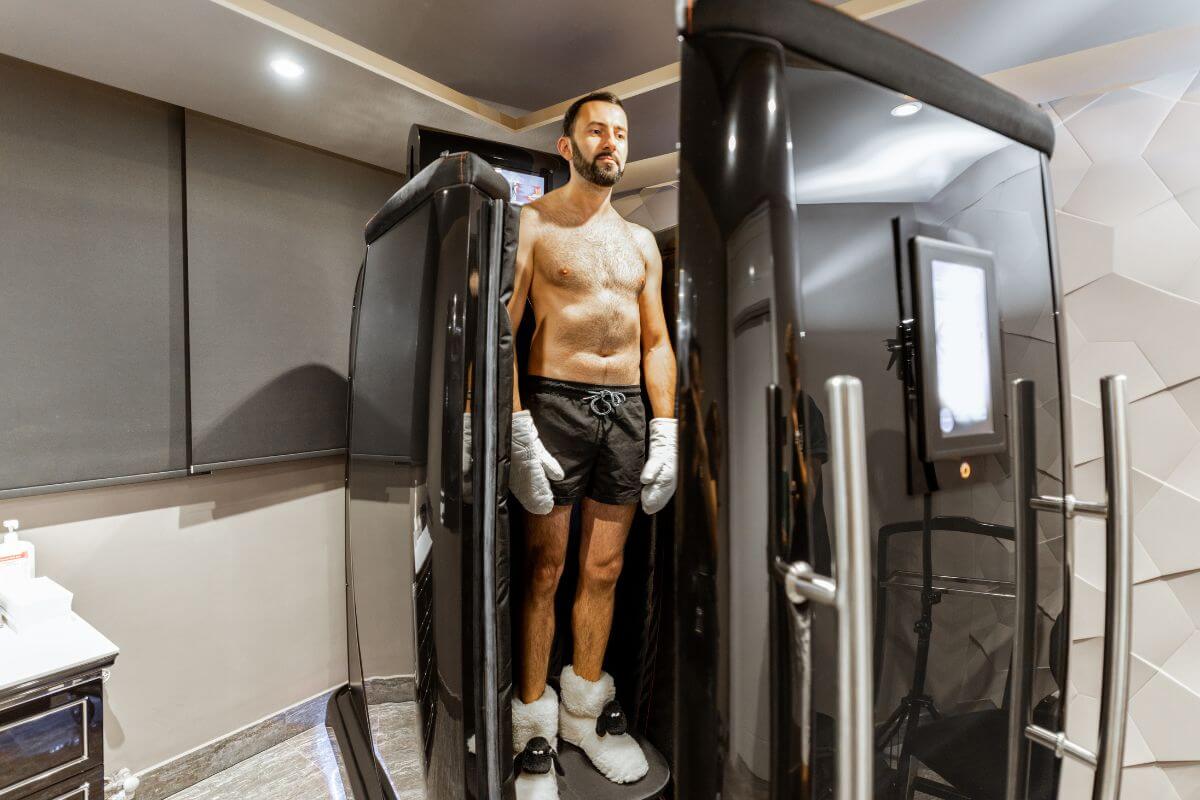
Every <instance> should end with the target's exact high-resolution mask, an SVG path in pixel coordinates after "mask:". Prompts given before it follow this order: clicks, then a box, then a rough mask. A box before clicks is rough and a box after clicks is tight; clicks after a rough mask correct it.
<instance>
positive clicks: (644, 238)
mask: <svg viewBox="0 0 1200 800" xmlns="http://www.w3.org/2000/svg"><path fill="white" fill-rule="evenodd" d="M621 221H622V222H623V223H625V229H626V230H627V231H629V235H630V236H632V237H633V240H634V241H635V242H637V244H638V247H640V248H642V249H643V250H645V249H646V248H652V249H653V250H654V251H655V252H657V251H658V241H657V240H656V239H655V238H654V233H653V231H651V230H650V229H649V228H647V227H646V226H644V225H639V224H638V223H636V222H631V221H629V220H627V219H625V218H624V217H621Z"/></svg>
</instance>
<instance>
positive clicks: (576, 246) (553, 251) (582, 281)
mask: <svg viewBox="0 0 1200 800" xmlns="http://www.w3.org/2000/svg"><path fill="white" fill-rule="evenodd" d="M533 262H534V267H535V269H536V271H537V272H538V273H539V276H540V277H541V278H543V279H544V280H546V281H548V282H550V283H552V284H554V285H555V286H561V287H563V288H573V289H578V290H601V289H609V290H616V291H626V292H630V293H631V294H637V293H638V292H640V291H641V289H642V286H643V284H644V283H645V280H646V263H645V260H644V259H643V257H642V253H641V250H639V249H638V246H637V242H635V241H634V238H633V235H632V234H631V233H630V231H629V229H628V227H627V226H626V225H625V223H624V222H623V221H620V220H618V221H616V222H603V223H591V224H588V225H582V226H576V227H560V226H557V225H548V226H546V228H544V229H543V230H542V231H541V235H540V236H539V237H538V240H537V244H536V245H535V247H534V251H533Z"/></svg>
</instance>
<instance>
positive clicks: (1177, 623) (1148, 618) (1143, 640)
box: [1133, 581, 1200, 757]
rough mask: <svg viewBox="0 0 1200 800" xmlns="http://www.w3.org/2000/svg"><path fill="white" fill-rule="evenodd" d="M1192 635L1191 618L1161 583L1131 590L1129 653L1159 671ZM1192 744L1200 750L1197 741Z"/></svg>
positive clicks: (1198, 740) (1193, 628)
mask: <svg viewBox="0 0 1200 800" xmlns="http://www.w3.org/2000/svg"><path fill="white" fill-rule="evenodd" d="M1195 631H1196V626H1195V624H1194V623H1193V622H1192V619H1191V617H1190V616H1189V615H1188V613H1187V611H1186V610H1185V609H1184V608H1183V604H1182V603H1180V602H1179V599H1178V598H1177V597H1176V596H1175V593H1174V592H1172V591H1171V587H1170V586H1168V585H1167V584H1166V583H1165V582H1163V581H1152V582H1150V583H1144V584H1141V585H1138V586H1135V587H1133V652H1135V653H1137V654H1138V655H1139V656H1141V657H1142V658H1143V659H1145V660H1146V661H1149V662H1150V663H1151V664H1154V665H1155V666H1157V667H1162V666H1163V664H1165V663H1166V662H1167V659H1169V658H1170V657H1171V656H1173V655H1174V654H1175V651H1176V650H1178V649H1179V648H1180V647H1182V646H1183V644H1184V642H1186V641H1187V640H1188V639H1189V638H1190V637H1191V635H1192V634H1193V633H1194V632H1195ZM1197 719H1200V717H1198V718H1197ZM1144 732H1145V731H1143V733H1144ZM1196 744H1197V746H1200V739H1197V742H1196ZM1196 755H1197V757H1200V753H1197V754H1196Z"/></svg>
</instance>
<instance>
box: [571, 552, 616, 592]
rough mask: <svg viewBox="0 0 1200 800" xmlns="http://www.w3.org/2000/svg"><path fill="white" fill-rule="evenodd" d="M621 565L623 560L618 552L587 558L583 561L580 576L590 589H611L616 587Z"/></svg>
mask: <svg viewBox="0 0 1200 800" xmlns="http://www.w3.org/2000/svg"><path fill="white" fill-rule="evenodd" d="M623 566H624V560H623V559H622V557H621V554H620V553H617V554H616V555H614V556H611V557H608V558H601V559H587V560H585V561H584V563H583V567H582V569H581V572H582V575H581V576H580V577H581V578H582V580H583V581H584V583H586V584H587V586H588V588H590V589H592V590H595V591H607V590H611V589H613V588H615V587H616V585H617V580H618V579H619V578H620V577H621V568H622V567H623Z"/></svg>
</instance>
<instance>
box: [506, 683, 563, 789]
mask: <svg viewBox="0 0 1200 800" xmlns="http://www.w3.org/2000/svg"><path fill="white" fill-rule="evenodd" d="M512 718H513V755H514V756H516V759H515V762H514V768H515V770H516V773H517V780H516V789H517V800H558V778H557V777H556V775H555V773H556V771H557V769H556V768H558V755H557V750H558V735H557V733H558V696H557V695H556V694H554V690H553V689H551V688H550V687H549V686H547V687H546V691H545V692H544V693H543V694H542V696H541V697H539V698H538V699H537V700H534V701H533V702H532V703H522V702H521V701H520V699H518V698H515V697H514V698H513V701H512ZM538 739H540V740H541V741H537V740H538ZM547 751H548V752H547Z"/></svg>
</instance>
